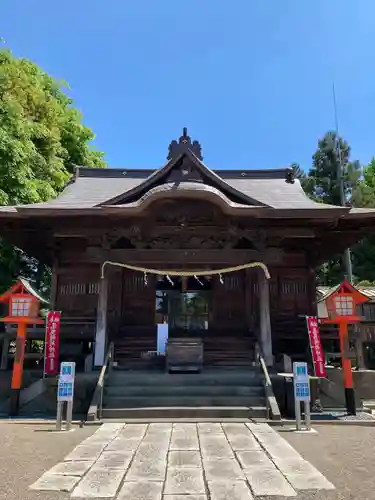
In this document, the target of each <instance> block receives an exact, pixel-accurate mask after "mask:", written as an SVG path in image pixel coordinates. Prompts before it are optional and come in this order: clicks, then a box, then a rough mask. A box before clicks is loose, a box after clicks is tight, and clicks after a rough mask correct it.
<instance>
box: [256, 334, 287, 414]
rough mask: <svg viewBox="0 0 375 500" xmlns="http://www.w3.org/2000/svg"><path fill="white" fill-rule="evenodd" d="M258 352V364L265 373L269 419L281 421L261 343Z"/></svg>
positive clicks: (258, 345) (257, 347) (257, 346)
mask: <svg viewBox="0 0 375 500" xmlns="http://www.w3.org/2000/svg"><path fill="white" fill-rule="evenodd" d="M256 351H257V358H258V362H259V364H260V367H261V369H262V372H263V383H264V391H265V396H266V409H267V418H270V419H271V420H281V413H280V408H279V405H278V404H277V400H276V397H275V395H274V393H273V388H272V381H271V377H270V374H269V372H268V368H267V365H266V362H265V361H264V356H263V351H262V347H261V345H260V343H257V344H256Z"/></svg>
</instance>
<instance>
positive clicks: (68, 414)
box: [66, 401, 73, 431]
mask: <svg viewBox="0 0 375 500" xmlns="http://www.w3.org/2000/svg"><path fill="white" fill-rule="evenodd" d="M72 420H73V401H67V403H66V430H67V431H70V429H71V427H72Z"/></svg>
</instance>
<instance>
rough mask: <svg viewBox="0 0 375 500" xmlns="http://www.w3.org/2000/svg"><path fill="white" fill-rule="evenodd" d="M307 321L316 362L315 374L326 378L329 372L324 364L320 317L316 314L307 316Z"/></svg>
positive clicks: (313, 356)
mask: <svg viewBox="0 0 375 500" xmlns="http://www.w3.org/2000/svg"><path fill="white" fill-rule="evenodd" d="M306 321H307V331H308V332H309V340H310V347H311V354H312V358H313V362H314V371H315V376H316V377H322V378H326V377H327V374H326V368H325V364H324V354H323V349H322V344H321V342H320V332H319V325H318V318H317V317H316V316H306Z"/></svg>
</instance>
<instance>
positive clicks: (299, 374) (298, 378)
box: [293, 362, 310, 401]
mask: <svg viewBox="0 0 375 500" xmlns="http://www.w3.org/2000/svg"><path fill="white" fill-rule="evenodd" d="M293 386H294V398H295V400H296V401H310V381H309V374H308V371H307V363H302V362H295V363H293Z"/></svg>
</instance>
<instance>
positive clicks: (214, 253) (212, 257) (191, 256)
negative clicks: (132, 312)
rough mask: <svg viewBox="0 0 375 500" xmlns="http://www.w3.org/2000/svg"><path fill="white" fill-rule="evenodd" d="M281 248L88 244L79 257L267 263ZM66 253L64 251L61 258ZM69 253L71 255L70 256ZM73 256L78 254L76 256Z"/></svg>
mask: <svg viewBox="0 0 375 500" xmlns="http://www.w3.org/2000/svg"><path fill="white" fill-rule="evenodd" d="M283 255H284V254H283V252H282V250H280V249H277V248H268V249H266V250H265V251H264V252H263V253H261V252H257V251H254V250H233V249H230V250H138V249H134V250H110V251H107V252H106V251H103V250H102V249H100V248H93V247H91V248H90V247H89V248H88V249H87V251H86V253H85V254H82V256H81V258H80V260H81V261H85V262H87V261H90V262H93V263H94V262H95V263H96V262H97V263H102V262H104V261H105V260H111V261H115V262H120V263H123V264H134V265H136V264H149V263H155V264H164V266H165V265H167V264H169V265H171V264H178V265H184V264H191V265H194V264H197V265H201V266H205V265H208V266H210V265H240V264H247V263H248V262H254V261H260V262H264V263H266V264H279V263H281V262H282V259H283ZM68 257H69V256H68V255H67V254H65V255H64V260H65V259H67V258H68ZM71 257H72V256H71ZM76 258H79V257H78V256H77V257H76Z"/></svg>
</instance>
